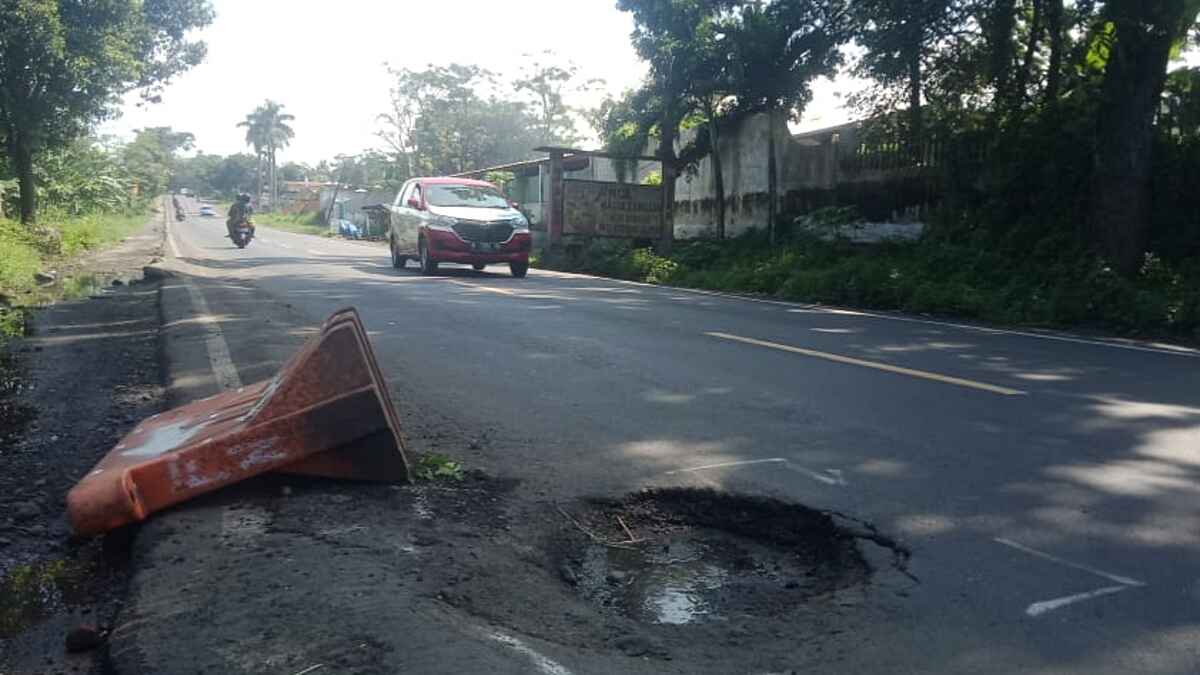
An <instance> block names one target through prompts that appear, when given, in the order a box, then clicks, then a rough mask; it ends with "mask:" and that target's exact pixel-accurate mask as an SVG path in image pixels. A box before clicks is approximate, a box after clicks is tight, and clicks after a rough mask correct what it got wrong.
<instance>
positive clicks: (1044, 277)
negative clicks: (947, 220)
mask: <svg viewBox="0 0 1200 675" xmlns="http://www.w3.org/2000/svg"><path fill="white" fill-rule="evenodd" d="M1022 237H1023V235H1022V233H1020V232H1017V233H1013V234H1012V235H1011V238H1009V239H1004V238H994V237H992V238H987V237H985V238H981V236H977V235H968V236H958V235H955V236H938V235H937V234H936V233H935V234H933V235H931V236H927V237H926V238H925V239H923V240H922V241H920V242H916V243H908V244H901V243H890V244H879V245H874V246H866V247H864V246H855V245H852V244H849V243H848V242H844V241H842V242H839V241H822V240H819V239H816V238H814V237H811V236H803V235H797V236H793V237H790V238H787V239H786V240H785V241H783V242H782V243H780V244H778V245H776V246H770V245H769V244H768V243H767V242H766V241H765V240H764V238H763V237H762V236H761V235H759V234H753V233H752V234H750V235H747V236H743V237H739V238H736V239H731V240H727V241H723V242H716V241H711V240H708V241H692V242H680V243H678V244H677V245H676V247H675V251H674V253H673V254H672V255H671V256H670V257H669V258H668V257H662V256H658V255H656V254H655V253H654V252H653V251H651V250H650V249H644V248H642V249H638V248H631V247H630V246H629V245H628V244H624V243H622V242H618V241H614V240H594V241H593V242H590V243H587V244H585V245H584V246H583V247H582V248H581V249H576V250H574V251H571V252H569V253H566V254H557V255H549V254H545V253H543V254H542V256H540V257H539V264H540V265H541V266H542V267H545V268H549V269H557V270H562V271H577V272H585V273H590V274H597V275H601V276H609V277H614V278H620V279H629V280H633V281H641V282H647V283H657V284H664V285H672V286H680V287H686V288H699V289H705V290H714V291H724V292H733V293H750V294H759V295H767V296H771V297H775V298H780V299H785V300H794V301H799V302H813V303H822V304H830V305H841V306H850V307H862V308H868V309H884V310H901V311H906V312H914V313H921V314H936V315H946V316H955V317H964V318H970V319H977V320H982V321H987V322H991V323H996V324H1009V325H1028V326H1041V327H1071V326H1075V327H1078V326H1087V327H1093V328H1099V329H1102V330H1106V331H1110V332H1115V333H1120V334H1125V335H1137V336H1163V337H1171V338H1183V339H1187V340H1200V261H1197V260H1190V261H1189V260H1180V261H1175V262H1173V263H1172V262H1167V261H1164V260H1163V259H1161V258H1157V257H1155V256H1152V255H1151V256H1147V259H1146V262H1145V265H1144V266H1143V268H1142V270H1141V272H1140V273H1139V274H1138V275H1137V276H1136V277H1135V278H1123V277H1121V276H1119V275H1117V274H1115V273H1114V272H1113V271H1111V270H1110V269H1109V268H1108V266H1107V265H1105V264H1104V263H1103V262H1102V261H1101V260H1099V259H1098V258H1097V257H1096V256H1094V255H1092V254H1089V253H1088V252H1087V251H1086V250H1083V249H1081V248H1079V247H1077V246H1074V245H1072V243H1071V242H1070V241H1068V240H1066V239H1065V238H1063V237H1056V236H1054V235H1050V236H1042V237H1041V238H1040V239H1030V238H1028V237H1024V238H1022ZM985 239H986V240H985ZM1028 241H1034V242H1035V243H1032V244H1029V243H1024V242H1028Z"/></svg>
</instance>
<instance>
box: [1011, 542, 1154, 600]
mask: <svg viewBox="0 0 1200 675" xmlns="http://www.w3.org/2000/svg"><path fill="white" fill-rule="evenodd" d="M994 541H995V542H996V543H997V544H1003V545H1004V546H1008V547H1009V548H1015V549H1016V550H1018V551H1021V552H1022V553H1028V554H1029V555H1031V556H1034V557H1037V558H1041V559H1042V560H1049V561H1050V562H1053V563H1058V564H1059V565H1063V566H1065V567H1070V568H1073V569H1077V570H1080V571H1082V572H1087V573H1088V574H1094V575H1096V576H1098V577H1100V578H1102V579H1108V580H1109V581H1115V582H1116V583H1118V584H1121V585H1123V586H1132V587H1135V588H1136V587H1139V586H1145V585H1146V584H1145V582H1141V581H1138V580H1137V579H1131V578H1129V577H1123V576H1120V575H1118V574H1113V573H1111V572H1105V571H1104V570H1098V569H1096V568H1095V567H1091V566H1089V565H1084V564H1082V563H1077V562H1071V561H1070V560H1063V559H1062V558H1059V557H1058V556H1054V555H1050V554H1049V553H1044V552H1042V551H1038V550H1037V549H1032V548H1029V547H1028V546H1025V545H1023V544H1018V543H1017V542H1015V541H1013V540H1011V539H1003V538H999V537H997V538H996V539H994Z"/></svg>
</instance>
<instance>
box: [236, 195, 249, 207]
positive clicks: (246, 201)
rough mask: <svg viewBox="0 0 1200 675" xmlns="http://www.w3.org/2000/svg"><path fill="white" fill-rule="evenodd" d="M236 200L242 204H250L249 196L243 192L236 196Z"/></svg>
mask: <svg viewBox="0 0 1200 675" xmlns="http://www.w3.org/2000/svg"><path fill="white" fill-rule="evenodd" d="M237 200H238V201H239V202H241V203H243V204H249V203H250V195H248V194H246V193H245V192H243V193H242V194H240V195H238V196H237Z"/></svg>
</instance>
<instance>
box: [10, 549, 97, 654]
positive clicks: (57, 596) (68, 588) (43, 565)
mask: <svg viewBox="0 0 1200 675" xmlns="http://www.w3.org/2000/svg"><path fill="white" fill-rule="evenodd" d="M86 579H87V569H86V567H85V566H84V565H81V564H80V563H77V562H73V561H69V560H61V559H60V560H49V561H41V562H36V563H32V564H27V565H17V566H16V567H13V568H12V569H11V570H9V571H8V572H7V574H5V575H4V576H3V577H0V599H3V602H0V638H11V637H13V636H15V635H17V634H19V633H21V632H22V631H24V630H25V629H26V628H28V627H30V626H32V625H34V624H36V623H38V622H40V621H42V620H44V619H46V618H48V617H50V616H52V615H53V614H54V613H55V612H58V611H60V610H62V609H63V608H64V607H66V606H67V605H70V604H73V603H76V602H79V601H81V600H82V599H83V596H84V595H85V594H86V590H85V585H86Z"/></svg>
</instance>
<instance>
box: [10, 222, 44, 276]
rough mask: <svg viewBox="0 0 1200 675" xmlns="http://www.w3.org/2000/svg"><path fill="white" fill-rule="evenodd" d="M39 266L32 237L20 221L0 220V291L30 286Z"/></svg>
mask: <svg viewBox="0 0 1200 675" xmlns="http://www.w3.org/2000/svg"><path fill="white" fill-rule="evenodd" d="M40 267H41V256H39V255H38V251H37V247H36V245H35V242H34V240H33V237H32V236H30V235H29V234H28V232H27V231H26V229H25V228H24V227H23V226H22V225H21V224H20V223H15V222H13V221H11V220H0V293H3V292H4V291H9V292H11V291H18V290H24V289H27V288H30V287H32V286H33V284H34V279H33V275H34V274H35V273H37V271H38V270H39V269H40Z"/></svg>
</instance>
